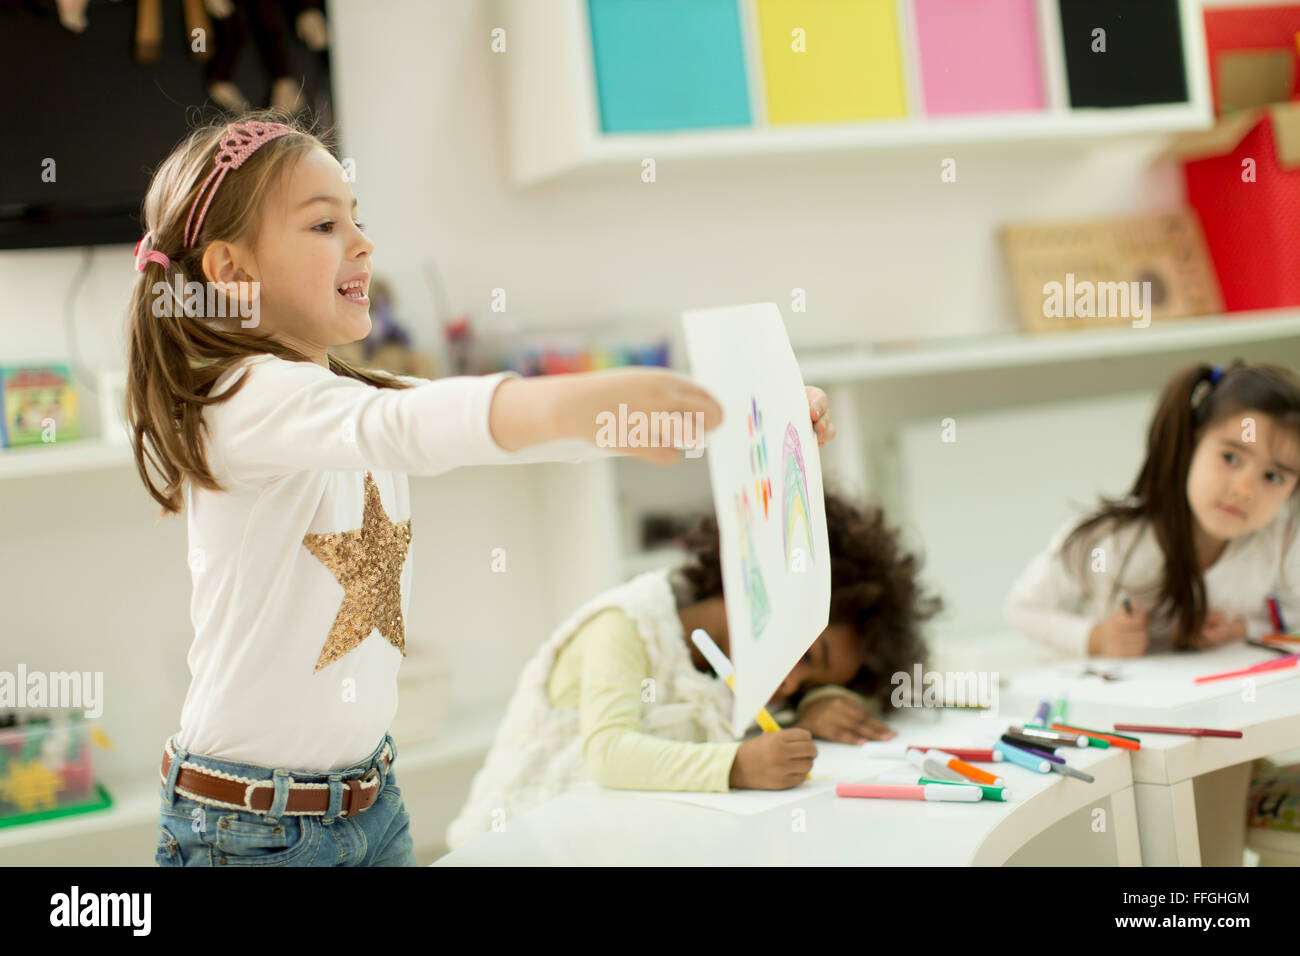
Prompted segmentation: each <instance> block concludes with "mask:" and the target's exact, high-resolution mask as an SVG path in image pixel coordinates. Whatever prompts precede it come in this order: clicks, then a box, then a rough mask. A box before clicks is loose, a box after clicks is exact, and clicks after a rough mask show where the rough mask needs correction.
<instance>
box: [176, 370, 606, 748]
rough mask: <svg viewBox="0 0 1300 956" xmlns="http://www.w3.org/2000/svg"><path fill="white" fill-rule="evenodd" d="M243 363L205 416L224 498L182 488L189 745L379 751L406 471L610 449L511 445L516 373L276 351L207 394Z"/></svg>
mask: <svg viewBox="0 0 1300 956" xmlns="http://www.w3.org/2000/svg"><path fill="white" fill-rule="evenodd" d="M240 368H247V369H248V371H247V372H246V373H245V374H246V376H247V377H248V381H247V383H246V384H245V385H244V386H243V388H242V390H241V391H240V392H239V393H238V394H237V395H235V396H234V397H233V398H231V399H229V400H227V401H225V402H222V403H220V404H217V405H211V406H208V407H207V408H205V409H204V412H203V418H204V421H205V423H206V432H207V439H206V442H205V451H206V454H207V457H208V464H209V467H210V468H211V470H212V473H213V475H214V477H215V478H216V479H217V480H218V482H219V483H220V484H221V485H222V486H223V487H225V488H227V489H228V491H227V492H225V493H218V492H212V491H208V490H206V489H202V488H196V487H194V486H193V485H189V494H188V495H186V516H187V519H188V526H189V565H190V572H191V578H192V580H193V584H194V591H193V598H192V601H191V604H190V617H191V620H192V622H193V625H194V643H193V644H192V645H191V647H190V651H189V656H188V662H189V667H190V673H191V675H192V677H193V679H192V681H191V683H190V688H189V692H188V693H187V694H186V697H185V705H184V708H183V709H182V711H181V726H180V731H179V733H178V735H177V740H178V742H179V743H180V745H181V746H183V747H185V748H187V749H188V750H191V751H194V752H195V753H200V754H207V755H209V756H214V757H220V758H223V759H227V760H234V761H240V762H245V763H254V764H258V765H261V766H266V767H283V768H288V769H297V770H304V771H315V772H322V771H332V770H338V769H342V768H345V767H349V766H352V765H353V764H356V763H358V762H359V761H360V760H362V759H364V758H365V757H367V756H369V754H370V753H371V752H372V751H373V750H374V749H375V748H376V747H377V746H378V745H379V742H380V741H381V740H382V739H383V735H384V734H385V733H387V731H388V728H389V724H390V721H391V720H392V717H393V714H394V712H395V711H396V709H397V669H398V666H399V665H400V664H401V662H402V658H403V657H404V656H405V620H406V609H407V605H408V603H409V598H410V587H411V559H410V556H409V554H408V553H407V552H408V548H409V540H410V535H409V532H410V530H411V525H410V518H411V509H410V491H409V488H408V485H407V478H406V474H407V473H408V472H409V473H411V474H418V475H434V474H439V473H441V472H445V471H450V470H451V469H453V468H457V467H461V466H465V465H489V464H514V463H524V462H531V461H581V460H584V459H588V458H597V457H604V456H605V454H607V453H605V452H601V451H599V450H598V449H597V448H596V447H595V446H594V445H592V444H590V443H587V442H582V441H577V440H564V441H553V442H548V443H546V444H543V445H537V446H533V447H532V448H529V449H526V450H523V451H519V452H507V451H505V450H503V449H502V448H500V446H498V445H497V444H496V442H495V441H493V439H492V436H491V431H490V429H489V426H488V421H489V411H490V408H491V403H492V395H493V393H494V392H495V390H496V387H497V386H498V385H499V384H500V383H501V381H502V380H504V379H505V378H507V377H517V376H514V373H513V372H501V373H497V374H495V375H487V376H482V377H479V376H457V377H452V378H444V379H439V380H436V381H430V380H427V379H417V378H410V377H408V376H399V377H400V378H402V379H403V380H405V381H409V382H411V383H412V384H414V385H415V386H416V387H413V388H410V389H381V388H375V387H373V386H371V385H368V384H366V383H365V382H361V381H358V380H356V379H351V378H344V377H341V376H338V375H335V374H334V373H332V372H330V371H329V370H328V369H326V368H324V367H323V366H320V365H317V364H316V363H314V362H291V361H288V360H285V359H281V358H278V357H276V356H273V355H270V354H269V353H264V354H261V355H258V356H253V357H250V358H248V359H245V360H243V361H241V362H240V363H239V364H238V365H236V366H235V368H233V369H231V370H230V371H228V372H227V373H226V374H225V375H223V376H222V377H221V378H220V379H218V381H217V383H216V384H215V385H214V387H213V392H214V393H216V392H219V391H221V389H222V388H223V387H224V386H225V384H226V383H228V382H229V381H230V380H231V378H233V377H234V375H235V373H236V371H237V370H238V369H240ZM187 484H188V483H187ZM344 582H346V585H345V583H344Z"/></svg>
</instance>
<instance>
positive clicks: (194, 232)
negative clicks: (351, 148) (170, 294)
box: [135, 120, 297, 272]
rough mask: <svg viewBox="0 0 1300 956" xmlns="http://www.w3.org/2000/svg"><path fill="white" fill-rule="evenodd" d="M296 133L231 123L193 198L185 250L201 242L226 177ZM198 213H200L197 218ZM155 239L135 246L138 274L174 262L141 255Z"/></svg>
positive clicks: (154, 254)
mask: <svg viewBox="0 0 1300 956" xmlns="http://www.w3.org/2000/svg"><path fill="white" fill-rule="evenodd" d="M294 132H297V131H296V130H294V129H293V128H292V127H289V126H286V125H285V124H283V123H263V122H261V121H258V120H250V121H248V122H244V123H231V124H230V125H229V126H227V127H226V130H225V132H224V133H222V134H221V139H220V140H219V141H218V142H217V152H216V155H215V156H214V157H213V160H212V172H210V173H208V178H207V179H205V180H203V185H202V186H200V187H199V191H198V192H197V193H195V194H194V202H193V203H192V204H191V205H190V214H189V216H188V217H186V219H185V235H184V237H183V245H184V248H186V249H189V248H190V247H192V246H193V245H194V244H195V243H196V242H197V241H198V238H199V232H200V230H201V229H202V228H203V218H204V217H205V216H206V215H207V214H208V207H209V206H211V205H212V198H213V197H214V196H215V195H216V194H217V189H219V188H220V186H221V182H222V180H224V179H225V178H226V173H228V172H230V171H231V170H232V169H238V168H239V167H240V166H242V165H244V161H245V160H247V159H248V157H250V156H252V155H253V154H254V153H255V152H257V151H258V149H260V148H261V147H262V146H264V145H265V144H266V143H269V142H271V140H273V139H279V138H280V137H281V136H287V135H288V134H290V133H294ZM205 197H206V198H205ZM200 199H202V200H203V208H202V209H199V200H200ZM196 211H197V212H198V217H197V218H195V215H194V214H195V212H196ZM152 238H153V233H152V231H150V232H146V233H145V234H144V237H143V238H142V239H141V240H140V241H139V242H137V243H136V244H135V269H136V271H137V272H143V271H144V268H145V264H146V263H148V262H156V263H158V264H159V265H160V266H162V267H163V268H164V269H166V268H167V267H168V266H170V265H171V260H170V259H168V258H167V256H166V255H165V254H163V253H161V252H158V251H157V250H156V249H152V248H151V249H149V250H148V251H147V252H145V254H144V255H143V256H142V255H141V254H140V247H141V246H142V245H145V244H146V243H147V242H148V241H149V240H151V239H152Z"/></svg>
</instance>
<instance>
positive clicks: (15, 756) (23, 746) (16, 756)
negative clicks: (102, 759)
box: [0, 713, 112, 827]
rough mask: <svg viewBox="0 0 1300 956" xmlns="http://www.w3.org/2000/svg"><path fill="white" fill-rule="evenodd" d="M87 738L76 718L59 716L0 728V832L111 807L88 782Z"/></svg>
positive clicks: (87, 727) (89, 732)
mask: <svg viewBox="0 0 1300 956" xmlns="http://www.w3.org/2000/svg"><path fill="white" fill-rule="evenodd" d="M93 733H94V728H93V726H92V725H91V724H90V723H87V722H86V721H85V719H84V718H82V717H81V716H80V715H68V714H65V713H60V714H54V715H43V714H38V715H34V716H30V717H27V718H26V720H24V721H23V722H22V723H19V724H17V725H15V726H8V727H0V827H7V826H14V825H16V824H20V823H31V822H34V821H37V820H46V819H50V818H53V817H60V816H65V815H67V814H71V813H84V812H86V811H89V810H98V809H102V808H104V807H107V806H109V805H110V804H111V802H112V801H111V800H110V799H109V796H108V793H107V792H106V791H105V790H104V788H103V787H100V786H98V785H97V784H96V783H95V780H94V768H93V764H92V760H91V740H92V735H93Z"/></svg>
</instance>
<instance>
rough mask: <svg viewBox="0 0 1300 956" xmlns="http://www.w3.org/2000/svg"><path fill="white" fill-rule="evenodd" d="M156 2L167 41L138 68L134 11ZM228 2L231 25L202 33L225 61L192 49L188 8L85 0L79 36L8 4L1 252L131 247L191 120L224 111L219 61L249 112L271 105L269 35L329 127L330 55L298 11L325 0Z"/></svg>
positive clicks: (29, 1) (0, 6) (4, 2)
mask: <svg viewBox="0 0 1300 956" xmlns="http://www.w3.org/2000/svg"><path fill="white" fill-rule="evenodd" d="M151 4H153V5H155V8H156V9H157V10H159V11H160V12H161V15H162V30H161V34H160V41H161V42H160V43H158V44H153V45H151V47H152V49H153V50H154V51H155V55H156V57H157V58H156V59H155V60H153V62H148V63H145V64H141V63H140V62H138V59H139V55H140V51H139V50H138V49H137V44H136V40H137V31H136V27H137V10H144V9H145V8H147V7H149V6H150V5H151ZM233 6H234V13H233V14H232V16H233V17H235V18H237V19H233V20H232V19H227V20H226V21H224V22H222V21H210V22H211V28H210V30H209V31H208V32H207V33H206V34H204V35H203V36H204V40H205V45H207V46H208V48H209V51H210V52H212V53H213V54H218V51H220V53H219V56H220V58H221V59H217V57H216V56H214V58H213V60H210V61H208V62H203V61H200V60H196V59H194V58H193V57H192V55H191V52H190V47H191V37H190V34H189V32H188V31H187V24H186V22H185V18H184V10H183V3H182V0H99V2H91V3H90V4H89V5H88V7H87V9H86V11H85V28H84V30H83V31H82V32H80V33H77V32H73V31H72V30H70V29H68V28H67V27H65V26H63V25H62V24H61V23H60V22H59V19H58V17H57V16H56V15H55V12H54V2H53V0H43V2H42V0H0V78H2V79H3V85H2V86H0V89H4V90H5V91H6V92H7V93H8V95H9V100H8V107H7V109H6V111H5V113H6V115H5V116H4V117H3V118H0V249H20V248H36V247H49V246H81V245H99V244H105V243H134V242H135V241H136V240H137V239H139V238H140V236H141V234H142V233H143V231H144V230H143V228H142V227H141V225H140V205H141V203H142V201H143V199H144V194H145V190H146V189H147V188H148V185H149V178H150V176H151V174H152V172H153V170H154V169H155V168H156V167H157V166H158V164H159V163H161V162H162V160H163V159H164V158H165V157H166V156H167V154H168V153H169V152H170V151H171V149H172V147H173V146H175V145H176V143H177V142H178V141H179V140H180V139H181V138H183V137H184V136H185V134H186V133H187V132H188V131H189V130H190V129H192V128H193V126H194V125H196V124H197V123H198V122H200V121H201V120H210V119H212V118H214V117H219V116H221V115H222V112H221V108H220V107H218V106H217V105H216V104H215V103H214V102H213V101H212V100H211V99H210V98H209V95H208V89H209V86H208V84H209V70H210V68H211V65H212V63H213V62H216V63H217V64H218V66H219V72H218V73H217V74H216V75H217V76H218V77H220V76H222V75H225V73H229V74H230V81H231V82H233V83H234V84H235V85H236V86H237V87H238V88H239V90H240V92H242V94H243V96H244V98H245V99H246V100H247V101H248V102H249V103H251V105H252V106H254V107H261V106H267V105H269V103H270V89H271V77H270V76H269V75H268V70H267V67H266V66H265V65H264V62H263V61H264V57H266V58H267V59H268V60H270V61H273V60H274V53H273V52H272V51H273V50H274V49H275V47H274V45H273V44H269V43H266V42H264V41H266V39H267V37H268V36H270V37H274V36H276V35H278V36H280V37H282V38H283V47H282V50H283V53H284V55H285V57H286V62H287V64H288V69H289V75H290V76H291V77H292V78H294V80H295V81H297V84H298V89H299V91H300V92H299V97H300V99H299V103H300V105H301V106H302V107H303V108H304V109H305V110H306V112H307V113H308V114H309V115H311V116H312V117H313V118H315V119H316V120H318V121H319V123H320V124H321V126H322V127H329V126H332V125H333V123H334V119H333V110H332V107H331V102H330V80H329V53H328V50H321V51H319V52H313V51H312V50H310V49H308V48H307V46H306V45H305V44H304V43H303V42H302V40H301V39H300V38H299V36H298V35H297V31H296V30H295V23H296V21H297V19H298V14H299V13H300V12H302V11H303V10H304V9H311V8H313V7H315V8H317V9H319V8H320V4H319V2H316V3H313V2H312V0H300V2H293V0H289V2H280V0H235V2H234V4H233ZM198 7H199V8H202V7H203V4H202V2H201V0H200V2H198ZM325 12H326V14H328V11H327V10H326V11H325ZM277 22H278V23H279V29H278V30H277V29H274V26H275V24H276V23H277ZM318 22H319V21H318ZM264 23H270V24H272V30H271V31H269V32H268V31H264V30H263V29H262V28H261V27H262V24H264ZM232 37H234V38H236V40H240V39H242V42H232ZM223 42H224V43H225V46H224V47H222V46H221V44H222V43H223ZM148 55H149V54H148V53H146V54H145V56H146V57H147V56H148ZM277 68H281V69H282V68H283V66H278V67H277Z"/></svg>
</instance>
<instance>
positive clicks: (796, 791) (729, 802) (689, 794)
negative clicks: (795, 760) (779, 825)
mask: <svg viewBox="0 0 1300 956" xmlns="http://www.w3.org/2000/svg"><path fill="white" fill-rule="evenodd" d="M907 767H908V763H907V761H906V760H905V759H903V758H902V757H895V758H893V759H889V760H873V759H870V758H869V757H867V756H866V755H865V754H864V753H863V748H862V747H859V746H855V745H853V744H837V743H831V742H829V741H825V740H819V741H817V759H816V760H814V761H813V768H812V779H811V780H805V781H804V782H803V783H801V784H799V786H797V787H791V788H790V789H789V790H729V791H727V792H726V793H699V792H696V791H679V790H618V791H614V792H617V793H626V794H631V795H634V796H638V797H650V798H652V799H655V800H670V801H673V802H675V803H689V804H692V805H694V806H698V807H708V808H709V809H711V810H724V811H726V812H728V813H737V814H751V813H762V812H763V811H764V810H771V809H772V808H773V807H779V806H782V805H784V804H787V803H794V802H796V801H799V800H806V799H808V797H809V796H811V795H814V794H818V793H822V792H823V791H826V790H834V789H835V784H837V783H845V782H848V783H853V782H859V781H863V780H872V779H874V778H875V777H877V776H878V775H880V774H882V773H884V772H885V771H887V770H906V769H907ZM590 786H592V787H595V786H596V784H594V783H593V784H591V785H590ZM598 789H599V788H598Z"/></svg>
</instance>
